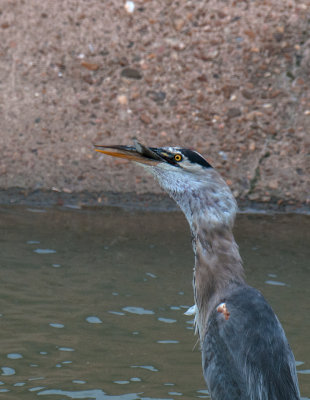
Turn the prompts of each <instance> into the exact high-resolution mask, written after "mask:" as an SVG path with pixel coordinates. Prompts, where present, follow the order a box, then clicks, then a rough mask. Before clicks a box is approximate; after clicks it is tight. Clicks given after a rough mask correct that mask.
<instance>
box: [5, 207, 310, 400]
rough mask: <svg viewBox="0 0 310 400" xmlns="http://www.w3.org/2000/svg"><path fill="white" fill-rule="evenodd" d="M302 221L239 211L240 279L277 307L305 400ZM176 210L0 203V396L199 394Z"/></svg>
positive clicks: (185, 242) (306, 226)
mask: <svg viewBox="0 0 310 400" xmlns="http://www.w3.org/2000/svg"><path fill="white" fill-rule="evenodd" d="M309 231H310V218H309V217H307V216H302V215H289V216H285V215H278V216H275V217H272V216H262V215H260V216H259V215H239V216H238V220H237V224H236V229H235V233H236V237H237V240H238V243H239V245H240V250H241V254H242V256H243V259H244V263H245V270H246V275H247V280H248V282H249V283H250V284H251V285H252V286H255V287H256V288H258V289H260V290H261V291H262V292H263V294H264V295H265V296H266V297H267V299H268V300H269V302H270V303H271V305H272V307H273V308H274V310H275V311H276V313H277V314H278V316H279V318H280V320H281V322H282V324H283V327H284V329H285V331H286V334H287V336H288V339H289V342H290V344H291V347H292V348H293V351H294V354H295V358H296V360H297V369H298V372H299V373H298V378H299V382H300V387H301V393H302V397H303V398H309V397H310V348H309V344H308V343H309V314H310V312H309V311H310V307H309V259H310V246H309V245H310V240H309ZM192 266H193V255H192V249H191V243H190V235H189V232H188V227H187V224H186V222H185V220H184V218H183V216H182V215H181V214H179V213H143V212H135V213H130V212H124V211H120V210H117V209H106V210H104V211H70V210H55V209H47V210H38V209H36V210H31V209H24V208H18V207H17V208H15V207H14V208H9V207H7V208H1V209H0V271H1V286H0V313H1V316H0V326H1V329H0V350H1V351H0V374H1V376H0V381H1V382H0V397H1V398H4V399H16V398H20V397H21V395H22V398H23V399H35V398H40V399H43V400H48V399H51V400H52V399H55V400H60V399H98V400H99V399H100V400H101V399H102V400H106V399H123V400H134V399H189V398H208V393H207V390H206V387H205V384H204V381H203V378H202V373H201V360H200V352H199V348H198V345H196V342H197V337H195V336H194V331H193V328H192V322H191V317H187V316H185V315H184V312H185V311H186V309H187V308H188V307H189V306H191V305H192V302H193V294H192V287H191V278H192Z"/></svg>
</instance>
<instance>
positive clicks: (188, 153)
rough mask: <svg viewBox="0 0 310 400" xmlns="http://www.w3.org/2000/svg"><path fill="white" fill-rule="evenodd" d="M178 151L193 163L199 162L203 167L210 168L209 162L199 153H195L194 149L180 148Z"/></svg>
mask: <svg viewBox="0 0 310 400" xmlns="http://www.w3.org/2000/svg"><path fill="white" fill-rule="evenodd" d="M180 152H181V153H182V154H183V155H184V156H185V157H187V158H188V160H189V161H190V162H192V163H193V164H199V165H201V166H202V167H205V168H212V165H211V164H209V163H208V161H207V160H205V159H204V158H203V157H202V156H201V155H200V154H198V153H196V151H192V150H189V149H181V150H180Z"/></svg>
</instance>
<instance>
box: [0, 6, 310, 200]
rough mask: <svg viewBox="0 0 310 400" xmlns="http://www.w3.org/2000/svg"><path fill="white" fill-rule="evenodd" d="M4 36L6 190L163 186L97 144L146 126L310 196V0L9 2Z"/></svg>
mask: <svg viewBox="0 0 310 400" xmlns="http://www.w3.org/2000/svg"><path fill="white" fill-rule="evenodd" d="M132 5H134V9H133V10H132V9H131V7H132ZM0 37H1V41H0V151H1V153H0V154H1V157H0V189H1V193H3V192H5V191H8V193H9V191H10V190H13V189H14V188H15V189H14V190H15V193H16V191H17V192H18V191H20V193H22V195H25V196H27V193H31V192H33V191H38V190H39V191H40V190H42V192H48V191H55V192H59V193H62V192H64V193H79V192H83V193H92V198H93V197H94V196H95V198H96V193H98V202H99V203H101V202H102V198H103V196H102V193H105V192H119V193H123V194H124V193H129V192H138V193H158V192H160V189H159V188H158V187H157V184H156V183H154V182H153V180H152V178H149V177H147V176H145V173H144V171H143V170H142V169H140V168H138V167H137V166H135V165H131V164H128V163H127V162H126V161H122V160H115V159H112V158H109V157H105V156H103V155H100V154H98V153H95V152H94V151H93V148H92V143H97V144H129V143H130V142H131V138H132V137H133V136H137V137H138V138H139V139H140V140H141V141H142V142H143V143H145V144H147V145H151V146H165V145H181V146H184V147H191V148H195V149H196V150H198V151H199V152H201V153H202V154H203V155H204V156H205V157H206V158H207V159H208V161H209V162H210V163H211V164H213V166H215V167H216V168H218V169H219V170H220V172H221V173H222V174H223V175H224V176H225V178H226V180H227V182H228V184H229V185H230V186H231V188H232V190H233V193H234V194H235V196H236V197H237V198H238V199H239V200H240V201H241V202H242V201H249V202H262V203H265V204H266V206H267V205H268V204H276V205H279V206H280V205H281V204H291V205H296V207H299V206H301V205H303V206H305V205H306V206H307V205H308V206H309V204H310V197H309V188H310V185H309V173H310V161H309V149H310V132H309V130H310V128H309V127H310V3H309V1H306V0H304V1H290V0H287V1H283V0H264V1H261V0H252V1H250V0H244V1H238V0H220V1H219V0H209V1H207V0H203V1H199V0H195V1H187V0H180V1H167V0H144V1H142V0H139V1H138V0H137V1H134V2H133V4H131V2H129V3H128V2H127V4H125V2H123V1H117V0H102V1H100V0H87V1H86V0H85V1H82V0H49V1H41V0H27V1H26V0H2V1H1V2H0ZM16 188H17V189H16ZM99 194H100V195H99ZM0 200H1V199H0ZM17 201H18V200H17ZM85 201H86V200H85ZM86 202H87V201H86Z"/></svg>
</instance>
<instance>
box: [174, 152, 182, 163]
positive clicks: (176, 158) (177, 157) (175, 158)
mask: <svg viewBox="0 0 310 400" xmlns="http://www.w3.org/2000/svg"><path fill="white" fill-rule="evenodd" d="M174 160H175V161H177V162H179V161H181V160H182V156H181V154H175V156H174Z"/></svg>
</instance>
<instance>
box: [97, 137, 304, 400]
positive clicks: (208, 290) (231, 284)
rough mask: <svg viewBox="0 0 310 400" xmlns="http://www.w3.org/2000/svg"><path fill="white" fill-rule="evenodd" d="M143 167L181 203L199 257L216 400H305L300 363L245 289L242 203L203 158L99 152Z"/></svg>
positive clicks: (205, 357)
mask: <svg viewBox="0 0 310 400" xmlns="http://www.w3.org/2000/svg"><path fill="white" fill-rule="evenodd" d="M96 150H97V151H99V152H102V153H104V154H108V155H111V156H114V157H121V158H125V159H128V160H133V161H136V162H138V163H141V164H143V165H144V166H145V167H146V169H147V170H149V171H150V172H151V173H152V174H153V175H154V177H155V178H156V179H157V181H158V182H159V184H160V186H161V187H162V188H163V189H164V190H165V191H166V192H168V193H169V195H170V196H171V197H172V198H173V199H174V200H175V201H176V202H177V203H178V205H179V206H180V208H181V209H182V211H183V212H184V214H185V216H186V218H187V221H188V223H189V225H190V229H191V233H192V244H193V250H194V254H195V267H194V278H193V288H194V298H195V306H194V308H193V310H194V313H195V324H196V329H197V331H198V333H199V337H200V343H201V350H202V367H203V375H204V378H205V381H206V383H207V386H208V389H209V392H210V394H211V398H212V399H213V400H237V399H238V400H296V399H300V394H299V388H298V380H297V374H296V367H295V359H294V356H293V353H292V351H291V349H290V346H289V344H288V341H287V339H286V337H285V333H284V331H283V328H282V326H281V324H280V322H279V320H278V318H277V317H276V315H275V314H274V312H273V310H272V308H271V307H270V305H269V304H268V303H267V301H266V300H265V299H264V297H263V296H262V294H261V293H260V292H259V291H257V290H256V289H254V288H252V287H250V286H248V285H247V284H246V283H245V280H244V276H243V266H242V260H241V257H240V254H239V250H238V246H237V244H236V242H235V239H234V236H233V233H232V227H233V224H234V219H235V215H236V211H237V205H236V201H235V199H234V197H233V195H232V193H231V191H230V189H229V187H228V185H227V184H226V183H225V181H224V180H223V178H222V177H221V176H220V174H219V173H218V172H217V171H216V170H215V169H214V168H212V166H211V165H210V164H209V163H208V162H207V161H206V160H205V159H204V158H203V157H202V156H201V155H200V154H199V153H198V152H196V151H192V150H188V149H184V148H180V147H162V148H153V147H146V146H144V145H142V144H141V143H139V142H137V141H135V145H134V146H118V145H117V146H96Z"/></svg>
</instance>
